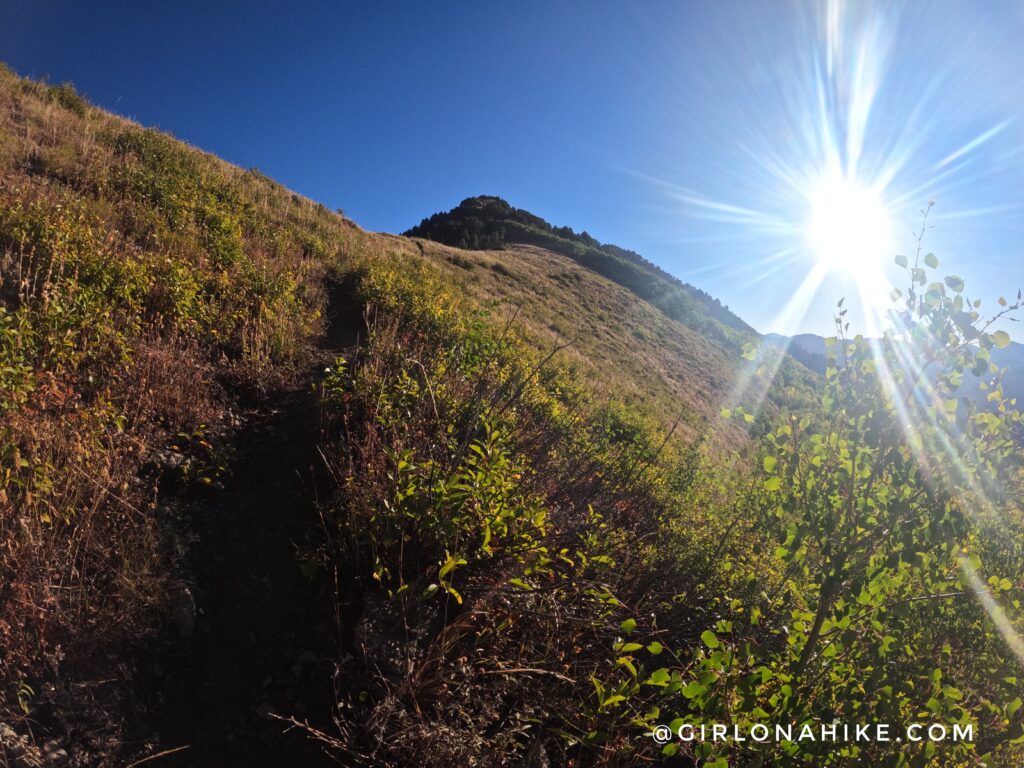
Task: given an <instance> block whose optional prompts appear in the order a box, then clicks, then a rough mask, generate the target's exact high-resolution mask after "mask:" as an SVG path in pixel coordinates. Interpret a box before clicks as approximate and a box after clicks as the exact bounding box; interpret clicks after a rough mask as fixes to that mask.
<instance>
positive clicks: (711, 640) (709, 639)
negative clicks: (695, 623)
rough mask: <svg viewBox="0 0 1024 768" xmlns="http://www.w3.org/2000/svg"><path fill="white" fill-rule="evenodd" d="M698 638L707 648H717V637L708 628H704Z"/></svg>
mask: <svg viewBox="0 0 1024 768" xmlns="http://www.w3.org/2000/svg"><path fill="white" fill-rule="evenodd" d="M700 639H701V640H703V641H704V645H706V646H707V647H708V648H717V647H718V646H719V645H720V643H719V642H718V637H716V636H715V633H714V632H712V631H711V630H710V629H705V630H704V631H703V632H701V635H700Z"/></svg>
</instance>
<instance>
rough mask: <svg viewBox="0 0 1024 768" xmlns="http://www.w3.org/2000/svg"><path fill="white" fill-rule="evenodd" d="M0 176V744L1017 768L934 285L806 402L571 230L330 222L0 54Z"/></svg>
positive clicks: (977, 505)
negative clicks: (723, 738) (931, 733)
mask: <svg viewBox="0 0 1024 768" xmlns="http://www.w3.org/2000/svg"><path fill="white" fill-rule="evenodd" d="M0 169H2V171H3V176H2V178H0V277H2V283H0V380H2V384H3V387H2V389H0V745H2V750H3V752H2V758H3V760H5V761H7V762H11V761H12V760H13V761H20V762H21V763H24V764H33V763H39V762H40V761H41V760H43V759H45V758H46V755H44V754H43V753H42V752H41V751H40V749H37V747H43V748H44V749H43V751H48V752H49V759H50V760H51V761H52V762H54V763H56V762H60V761H61V759H63V755H62V750H66V751H67V752H68V753H69V757H70V759H71V760H73V762H74V763H75V764H78V765H90V764H95V765H102V764H115V765H117V764H132V763H134V764H140V763H139V761H149V760H151V759H157V758H158V759H159V760H160V761H162V762H163V764H164V765H181V766H222V765H225V764H231V762H235V763H241V764H246V765H266V766H277V765H285V764H289V763H296V764H311V760H313V759H316V758H319V757H320V756H321V752H320V751H319V746H322V747H323V749H325V750H326V751H327V752H328V753H329V754H330V756H331V757H332V758H337V759H338V760H340V761H341V762H342V763H343V764H368V765H386V766H406V765H463V764H466V765H468V764H476V765H482V766H491V765H494V766H498V765H502V766H507V765H517V764H518V765H543V764H557V765H574V766H585V765H586V766H590V765H615V766H638V765H648V764H651V763H652V762H655V761H657V760H659V759H668V760H675V761H677V762H679V763H680V764H687V765H688V764H693V763H699V764H703V765H712V766H715V768H724V766H726V765H729V764H739V765H745V764H754V765H794V766H807V767H808V768H810V766H821V765H844V766H845V765H851V764H854V763H856V764H872V765H906V764H909V765H915V766H917V765H924V766H927V765H943V766H957V767H958V768H966V767H967V766H975V765H978V764H979V763H980V762H981V763H985V764H989V765H999V764H1004V765H1016V764H1020V762H1021V759H1022V754H1021V749H1024V747H1021V746H1020V745H1018V744H1014V743H1013V742H1014V740H1017V737H1018V736H1020V734H1021V733H1024V706H1022V705H1021V699H1020V698H1019V696H1018V685H1017V676H1016V675H1017V674H1018V671H1017V668H1016V665H1017V659H1016V657H1015V656H1014V654H1013V653H1012V652H1011V651H1009V650H1008V649H1007V646H1006V644H1005V643H1004V642H1003V639H1002V635H1001V634H1000V632H1001V631H1005V629H1006V628H1007V627H1009V626H1016V627H1018V628H1019V627H1021V626H1022V623H1024V620H1022V618H1021V612H1022V608H1021V604H1020V601H1019V599H1018V598H1017V597H1016V595H1018V594H1019V591H1018V590H1019V589H1020V587H1021V585H1022V584H1024V566H1022V563H1024V551H1022V548H1024V545H1022V544H1021V542H1022V541H1024V537H1022V536H1021V535H1020V533H1021V531H1024V523H1022V520H1024V516H1022V514H1021V511H1020V509H1019V508H1018V507H1019V505H1018V504H1017V502H1016V501H1015V499H1017V498H1019V497H1020V493H1019V491H1020V479H1021V461H1020V455H1019V451H1017V450H1015V445H1016V443H1015V442H1014V440H1015V439H1016V437H1017V436H1018V435H1019V434H1020V429H1021V425H1022V424H1024V419H1022V417H1021V416H1020V414H1019V413H1017V411H1016V410H1015V409H1014V408H1013V404H1012V403H1010V402H1008V401H1007V400H1006V398H1005V397H1003V393H1002V390H1001V389H999V387H998V372H997V371H989V373H988V374H985V375H987V376H990V378H991V379H992V381H991V384H992V386H991V387H990V393H991V394H992V395H993V397H992V402H993V408H992V410H991V411H985V412H979V411H977V410H972V409H971V407H970V404H968V403H963V404H961V403H959V402H958V401H957V400H956V398H954V397H951V396H950V395H951V393H953V392H955V387H956V383H957V382H959V381H960V376H961V374H962V372H963V371H964V370H965V369H967V368H970V369H971V370H975V369H978V370H979V371H981V369H983V368H985V367H986V365H987V362H988V360H989V357H988V349H989V347H996V346H1001V345H1002V344H1003V342H1004V341H1006V339H1003V338H1002V337H999V338H998V339H994V338H992V336H991V335H989V334H987V333H981V332H979V333H977V334H975V335H973V336H972V337H971V338H974V339H978V344H969V343H964V338H965V336H964V335H961V334H966V331H965V330H964V329H963V323H965V322H968V321H969V322H970V323H972V324H980V323H983V322H984V321H983V320H982V319H981V318H980V317H975V316H972V315H967V314H966V313H965V312H963V307H964V303H963V298H962V296H960V295H959V294H960V291H962V281H959V282H958V281H956V280H951V281H947V282H946V283H941V282H935V283H933V284H931V285H929V286H928V287H927V301H925V300H924V299H923V298H920V299H919V297H918V294H917V293H914V292H911V293H908V294H907V295H908V302H909V303H908V304H907V317H906V322H907V323H908V324H909V325H910V326H912V330H913V333H912V335H911V338H913V339H914V342H915V345H918V346H915V347H911V348H907V349H902V348H896V347H891V348H886V349H882V350H881V354H883V355H884V358H882V359H883V361H884V363H885V369H886V371H887V372H889V373H890V374H891V377H890V378H887V379H883V378H882V377H879V376H877V375H876V371H877V370H878V365H877V359H876V358H875V357H874V355H876V354H879V350H878V349H871V348H869V347H868V346H867V345H865V344H862V343H859V342H852V346H848V347H847V349H846V351H845V352H844V354H845V355H846V357H845V359H844V363H845V362H846V361H851V362H849V364H836V363H835V361H834V360H833V361H832V362H831V363H830V364H829V365H828V366H827V369H826V371H827V374H826V376H825V377H823V378H822V379H814V378H812V377H811V374H809V373H808V372H807V371H806V369H803V368H800V367H799V366H798V365H796V363H795V362H794V361H792V360H788V359H782V360H780V359H779V358H778V357H774V356H773V355H772V354H771V353H770V352H769V353H767V354H765V355H763V356H761V357H760V358H759V357H758V355H757V354H756V349H755V348H754V346H755V345H754V342H755V341H756V340H755V338H754V337H753V335H752V334H750V333H749V331H747V330H746V329H744V328H743V327H742V326H741V325H738V324H730V323H726V322H723V320H722V318H720V317H718V316H717V314H718V310H715V311H714V312H709V313H708V315H707V316H705V317H702V316H701V307H705V308H707V307H708V304H707V303H706V302H704V301H703V300H700V299H699V296H695V295H694V294H692V293H688V292H687V293H684V294H671V295H670V294H664V293H657V292H656V295H654V296H652V301H644V300H643V298H642V297H643V290H644V289H645V287H644V286H645V284H644V283H633V282H631V280H630V279H627V278H624V277H623V275H627V276H628V275H630V274H632V275H634V276H636V275H640V276H641V277H643V278H644V280H645V281H648V282H647V283H646V285H647V287H649V286H650V283H649V279H650V278H651V273H650V271H649V270H648V269H647V266H645V264H644V262H643V261H642V260H639V257H637V258H636V259H634V258H633V257H632V256H630V255H629V254H627V253H624V252H619V251H617V250H616V249H613V248H611V247H609V246H602V245H600V244H593V243H590V242H588V241H587V240H586V239H585V238H584V237H583V236H582V235H575V234H574V233H572V232H571V231H569V232H564V231H560V230H554V229H553V228H551V229H545V228H544V226H542V223H541V224H538V223H537V222H538V221H539V220H537V221H533V219H526V221H527V222H528V223H529V222H531V221H532V222H533V224H534V225H536V228H537V230H538V231H539V232H540V233H541V235H543V237H544V240H543V242H544V245H545V246H547V247H544V248H542V247H539V246H538V245H537V244H536V243H534V244H533V245H526V246H524V245H522V244H516V243H513V242H511V241H510V240H508V239H507V238H504V237H503V239H501V240H500V241H495V242H494V243H486V244H487V245H493V244H497V243H498V242H500V243H501V244H502V245H503V247H502V248H501V249H500V250H473V251H465V250H459V249H455V248H451V247H448V246H445V245H442V244H438V243H435V242H431V241H429V240H423V239H411V238H404V237H394V236H387V235H373V234H369V233H365V232H362V231H361V230H359V229H358V228H357V227H355V226H354V225H352V224H351V223H350V222H347V221H346V220H344V219H343V218H342V217H341V216H339V215H337V214H333V213H331V212H329V211H327V210H326V209H324V208H323V207H322V206H318V205H316V204H314V203H312V202H310V201H308V200H304V199H303V198H301V197H298V196H296V195H293V194H291V193H289V192H288V191H287V190H285V189H283V188H282V187H280V186H279V185H277V184H275V183H274V182H272V181H270V180H269V179H267V178H265V177H264V176H262V175H261V174H259V173H257V172H255V171H248V172H247V171H242V170H240V169H237V168H234V167H232V166H230V165H227V164H225V163H223V162H221V161H219V160H217V159H216V158H213V157H211V156H209V155H206V154H204V153H202V152H200V151H198V150H196V149H193V148H190V147H187V146H186V145H184V144H181V143H180V142H177V141H174V140H173V139H171V138H170V137H168V136H166V135H164V134H160V133H158V132H155V131H151V130H144V129H142V128H140V127H139V126H137V125H134V124H132V123H130V122H128V121H125V120H122V119H120V118H116V117H114V116H111V115H108V114H105V113H103V112H101V111H99V110H96V109H94V108H92V107H90V106H89V105H87V104H85V103H84V102H83V101H82V100H81V99H80V98H79V97H78V96H77V95H76V94H75V92H74V90H73V89H71V88H69V87H50V86H46V85H42V84H39V83H33V82H29V81H26V80H21V79H18V78H16V77H14V76H13V75H12V74H11V73H9V72H7V71H6V70H2V71H0ZM521 213H522V212H517V213H516V214H515V215H516V216H519V215H520V214H521ZM520 218H522V217H520ZM531 226H532V225H531ZM506 234H507V230H506ZM552 238H556V239H555V240H553V239H552ZM558 240H561V241H564V243H567V244H568V247H566V246H564V245H563V243H561V242H558ZM467 244H468V245H474V246H476V247H479V246H480V245H482V244H484V243H481V242H480V241H477V242H475V243H467ZM576 245H579V246H581V248H582V253H578V252H577V251H576V249H575V248H574V247H573V246H576ZM552 248H554V250H552ZM567 248H568V252H565V251H566V249H567ZM591 249H593V250H596V251H600V253H596V252H595V253H592V252H591ZM634 256H635V255H634ZM606 258H612V259H613V260H614V261H613V264H614V265H615V270H606V271H610V273H611V279H609V278H608V277H607V276H606V275H603V274H600V273H601V269H598V268H596V267H597V266H599V264H600V262H599V261H595V260H601V259H606ZM622 265H625V268H626V270H627V271H626V272H623V273H619V272H617V271H616V270H618V269H619V267H621V266H622ZM602 268H603V267H602ZM634 268H635V269H636V270H640V272H636V271H633V270H634ZM908 276H909V277H911V279H912V280H913V281H914V282H913V285H921V284H926V283H927V277H926V274H925V270H923V269H915V270H914V272H913V274H909V275H908ZM659 279H660V278H659ZM947 286H948V290H947ZM958 286H959V287H958ZM915 290H916V289H914V288H912V289H911V291H915ZM680 296H682V297H683V298H685V302H684V303H683V304H678V303H674V301H675V299H674V298H673V297H675V298H679V297H680ZM666 297H668V298H670V299H672V301H667V302H666V301H661V299H664V298H666ZM652 302H654V303H652ZM673 307H676V308H678V307H684V308H685V311H681V312H679V313H674V312H673V309H672V308H673ZM1016 309H1019V307H1016V306H1014V307H1006V308H1005V311H1007V312H1009V311H1014V310H1016ZM965 315H966V319H965ZM328 316H334V317H336V318H337V317H342V318H345V319H346V320H347V323H346V324H345V325H346V327H345V328H343V329H342V330H343V331H344V332H343V333H335V334H327V333H326V330H327V329H326V328H325V325H326V322H325V320H326V318H327V317H328ZM357 318H362V320H357ZM734 325H737V327H734ZM958 329H959V330H958ZM328 335H333V339H329V338H325V336H328ZM356 338H358V340H359V343H358V344H353V343H352V342H353V340H354V339H356ZM570 342H571V343H570ZM328 350H331V354H333V358H334V359H332V360H330V361H326V360H324V359H323V358H324V356H325V355H326V354H328ZM741 350H746V351H745V353H744V354H746V355H747V357H751V358H754V361H755V362H753V363H750V364H748V363H747V362H745V361H743V360H742V358H741ZM908 355H910V356H914V355H918V356H921V355H923V356H925V357H926V359H927V360H928V361H929V364H931V363H932V362H936V361H937V362H938V367H939V368H940V369H941V372H940V374H939V375H937V376H936V378H935V380H934V381H925V382H920V381H916V380H908V379H907V377H906V375H905V371H904V370H903V369H904V366H906V360H907V356H908ZM758 362H763V363H765V364H766V365H765V366H764V367H765V368H766V369H767V370H768V371H769V372H771V371H773V370H774V369H775V364H776V363H779V367H778V370H777V371H776V375H775V380H774V382H773V383H772V384H771V385H770V388H769V387H768V386H767V385H766V384H765V383H764V379H763V377H762V376H761V375H760V374H759V373H758V372H757V371H755V370H754V368H755V366H756V365H757V363H758ZM909 370H911V371H912V370H913V368H912V367H910V368H909ZM981 372H982V373H984V371H981ZM922 386H927V387H932V388H933V389H932V390H930V391H927V392H922V391H921V389H920V387H922ZM762 395H765V396H767V397H768V399H769V406H770V407H766V408H760V407H759V406H760V405H762ZM819 395H820V396H819ZM722 401H724V402H725V403H726V404H727V405H729V406H730V408H731V413H730V414H728V416H727V418H728V417H732V418H730V419H729V420H728V421H727V422H723V419H722V418H720V416H719V414H718V406H719V405H720V404H721V402H722ZM961 406H962V407H961ZM907 414H910V415H911V418H912V423H914V424H915V425H916V429H915V431H914V434H912V435H908V434H907V432H906V431H905V430H904V426H905V425H906V421H907V416H906V415H907ZM677 420H678V423H677ZM723 423H724V424H725V425H723ZM702 438H703V439H702ZM243 443H244V444H243ZM734 449H737V450H734ZM310 465H315V466H316V467H317V468H318V471H316V472H311V471H310V469H311V466H310ZM222 486H223V488H222ZM311 522H315V526H311V525H310V523H311ZM1008 532H1009V533H1008ZM197 536H198V537H199V538H200V542H199V544H198V545H197V544H196V542H195V539H196V537H197ZM214 582H216V583H214ZM254 590H256V593H255V594H254ZM978 595H981V596H983V599H982V600H981V601H976V600H974V597H975V596H978ZM990 612H991V613H990ZM254 613H255V614H258V615H254ZM320 617H329V618H328V620H327V621H325V622H323V624H324V625H325V626H320V625H318V623H317V622H318V621H319V620H320ZM991 617H997V620H998V622H999V630H997V629H996V628H995V627H994V624H993V621H992V618H991ZM193 633H195V634H196V635H197V637H191V635H193ZM314 633H316V638H315V640H316V643H314V642H313V640H314V638H313V637H312V635H313V634H314ZM175 635H178V637H175ZM258 635H259V636H258ZM325 639H326V642H321V641H324V640H325ZM307 642H309V643H310V644H311V645H315V647H316V652H313V651H312V650H310V653H309V654H306V653H301V654H299V658H294V654H296V653H297V652H298V649H299V648H302V647H304V646H305V643H307ZM282 651H284V652H285V656H286V658H285V659H284V661H285V669H284V670H283V672H282V671H280V670H276V669H275V670H274V671H273V673H272V674H269V675H264V673H263V668H262V667H261V661H262V658H261V657H262V656H263V655H264V654H265V653H266V654H278V655H280V652H282ZM197 691H198V693H197ZM307 691H308V692H312V693H315V698H314V697H313V696H307ZM300 693H301V698H302V699H303V700H302V701H300V700H299V698H300ZM256 696H258V697H259V698H255V699H254V698H253V697H256ZM160 697H164V700H163V701H161V700H160ZM154 699H155V701H156V702H157V706H154V704H153V701H154ZM300 704H301V705H302V706H300ZM275 715H281V716H282V717H284V721H282V720H280V719H277V717H275ZM290 718H294V719H290ZM684 718H685V719H688V720H690V721H691V722H723V723H726V722H727V723H740V724H744V725H749V724H751V723H753V722H772V723H775V722H779V723H786V722H789V721H794V722H798V723H800V722H804V721H812V722H822V723H831V722H833V721H835V720H837V719H838V720H840V721H842V722H851V723H853V722H882V721H885V722H888V721H893V722H907V721H909V720H911V719H922V718H933V719H935V720H941V721H943V722H945V723H947V724H949V723H957V724H965V723H975V724H981V725H983V728H980V730H981V735H980V736H979V738H978V739H977V740H976V743H955V744H942V745H939V747H936V746H935V745H932V744H926V743H903V744H899V743H897V742H877V743H871V744H858V745H853V746H851V747H850V748H849V750H848V751H846V752H844V751H837V750H835V749H833V748H832V745H830V744H822V743H819V742H811V743H799V744H798V743H793V742H787V743H774V742H772V743H769V744H767V745H764V746H763V747H762V746H761V745H751V744H749V743H744V744H733V743H726V744H715V743H704V744H693V743H683V742H680V743H674V744H668V745H665V746H664V748H662V747H661V745H658V744H655V743H654V741H653V739H651V738H650V736H649V735H646V734H648V733H649V732H650V730H651V728H653V726H655V725H656V724H668V723H673V722H676V723H678V722H679V721H681V720H683V719H684ZM289 727H291V730H292V736H295V735H296V734H302V733H305V734H308V735H309V736H310V737H311V738H312V739H313V742H314V743H315V744H316V745H318V748H317V749H314V750H313V751H312V752H308V751H303V752H301V753H300V752H298V751H295V752H293V751H292V748H291V745H290V743H289V742H287V741H284V740H282V734H283V732H284V731H285V730H286V728H289ZM47 743H48V744H49V747H48V749H47V748H46V747H45V745H46V744H47ZM303 744H306V742H303ZM300 754H301V757H299V755H300ZM986 755H987V756H986ZM993 755H994V756H993ZM979 756H981V758H980V760H979ZM307 758H308V759H307Z"/></svg>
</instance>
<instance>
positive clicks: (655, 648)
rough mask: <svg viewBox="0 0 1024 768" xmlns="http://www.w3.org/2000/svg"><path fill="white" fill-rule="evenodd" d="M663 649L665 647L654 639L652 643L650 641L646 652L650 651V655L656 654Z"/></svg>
mask: <svg viewBox="0 0 1024 768" xmlns="http://www.w3.org/2000/svg"><path fill="white" fill-rule="evenodd" d="M664 649H665V647H664V646H663V645H662V644H661V643H659V642H658V641H657V640H655V641H654V642H653V643H650V644H649V645H648V646H647V652H648V653H650V654H651V655H652V656H657V655H658V654H659V653H661V652H662V651H663V650H664Z"/></svg>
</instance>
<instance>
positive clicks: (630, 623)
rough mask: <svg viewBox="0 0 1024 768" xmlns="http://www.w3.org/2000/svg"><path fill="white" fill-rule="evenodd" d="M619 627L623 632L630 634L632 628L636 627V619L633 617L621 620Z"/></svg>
mask: <svg viewBox="0 0 1024 768" xmlns="http://www.w3.org/2000/svg"><path fill="white" fill-rule="evenodd" d="M619 628H620V629H621V630H622V631H623V632H625V633H626V634H627V635H631V634H633V630H634V629H636V620H635V619H626V620H625V621H624V622H622V623H621V624H620V625H619Z"/></svg>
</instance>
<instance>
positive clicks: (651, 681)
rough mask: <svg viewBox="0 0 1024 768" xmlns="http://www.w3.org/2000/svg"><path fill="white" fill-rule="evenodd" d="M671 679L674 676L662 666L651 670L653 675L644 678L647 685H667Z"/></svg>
mask: <svg viewBox="0 0 1024 768" xmlns="http://www.w3.org/2000/svg"><path fill="white" fill-rule="evenodd" d="M671 680H672V676H671V675H670V674H669V671H668V670H667V669H665V668H664V667H662V668H661V669H656V670H654V671H653V672H651V676H650V677H648V678H647V679H646V680H644V682H645V683H646V684H647V685H657V686H665V685H668V684H669V682H670V681H671Z"/></svg>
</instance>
